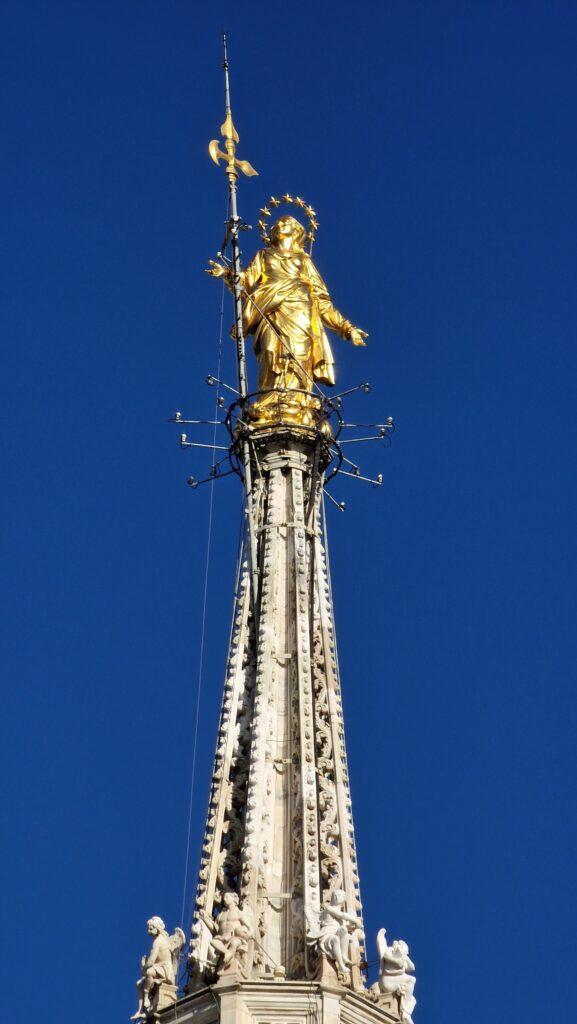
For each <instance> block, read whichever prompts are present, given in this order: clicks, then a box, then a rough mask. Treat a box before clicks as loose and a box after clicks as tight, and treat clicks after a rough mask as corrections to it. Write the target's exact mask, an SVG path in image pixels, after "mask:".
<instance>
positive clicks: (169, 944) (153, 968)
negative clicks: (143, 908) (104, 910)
mask: <svg viewBox="0 0 577 1024" xmlns="http://www.w3.org/2000/svg"><path fill="white" fill-rule="evenodd" d="M146 928H147V931H148V934H149V935H152V937H153V942H152V947H151V950H150V953H149V955H148V956H143V957H142V960H141V964H140V966H141V968H142V974H141V977H140V978H139V980H138V981H137V982H136V991H137V992H138V1009H137V1011H136V1013H135V1014H134V1015H133V1016H132V1017H131V1018H130V1019H131V1020H141V1019H143V1018H146V1017H147V1016H148V1014H149V1013H150V1011H151V1009H152V999H153V998H154V996H155V994H156V990H157V989H158V986H159V985H161V984H162V983H163V982H165V983H167V984H168V985H174V984H175V981H176V972H177V970H178V960H179V957H180V953H181V950H182V947H183V946H184V943H185V941H186V936H185V934H184V932H183V930H182V928H176V929H175V931H174V934H173V935H169V934H168V932H167V930H166V928H165V925H164V921H163V920H162V918H161V917H151V918H150V920H148V921H147V922H146Z"/></svg>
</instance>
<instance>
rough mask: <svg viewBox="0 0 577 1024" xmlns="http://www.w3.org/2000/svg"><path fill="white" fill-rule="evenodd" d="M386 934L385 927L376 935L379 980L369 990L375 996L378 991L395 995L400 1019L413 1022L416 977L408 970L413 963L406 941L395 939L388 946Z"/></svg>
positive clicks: (415, 1002)
mask: <svg viewBox="0 0 577 1024" xmlns="http://www.w3.org/2000/svg"><path fill="white" fill-rule="evenodd" d="M386 935H387V933H386V929H385V928H381V929H380V931H379V933H378V935H377V951H378V954H379V962H380V964H379V980H378V982H376V984H375V985H373V986H372V989H371V991H372V992H373V994H374V995H377V996H378V994H379V993H380V992H384V993H387V994H391V995H395V996H397V997H398V1000H399V1012H400V1014H401V1021H402V1022H403V1024H413V1017H412V1013H413V1010H414V1009H415V1006H416V1005H417V1000H416V999H415V997H414V995H413V990H414V988H415V982H416V978H415V977H414V975H413V974H410V973H409V972H410V971H414V970H415V965H414V963H413V961H412V960H411V958H410V956H409V947H408V946H407V943H406V942H403V940H402V939H395V941H394V942H393V944H392V945H391V946H389V945H388V943H387V938H386Z"/></svg>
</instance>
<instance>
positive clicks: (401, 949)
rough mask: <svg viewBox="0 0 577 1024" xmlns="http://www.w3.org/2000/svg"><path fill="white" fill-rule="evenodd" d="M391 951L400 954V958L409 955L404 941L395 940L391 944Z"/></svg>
mask: <svg viewBox="0 0 577 1024" xmlns="http://www.w3.org/2000/svg"><path fill="white" fill-rule="evenodd" d="M393 949H394V950H395V952H397V953H401V954H402V956H408V955H409V947H408V946H407V943H406V942H405V941H404V939H395V941H394V942H393Z"/></svg>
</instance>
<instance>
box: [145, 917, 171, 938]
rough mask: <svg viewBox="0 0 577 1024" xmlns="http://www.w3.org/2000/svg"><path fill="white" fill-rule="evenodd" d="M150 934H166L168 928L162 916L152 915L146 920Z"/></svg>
mask: <svg viewBox="0 0 577 1024" xmlns="http://www.w3.org/2000/svg"><path fill="white" fill-rule="evenodd" d="M146 927H147V929H148V933H149V935H166V934H167V932H166V928H165V925H164V921H163V920H162V918H161V917H151V918H149V920H148V921H147V922H146Z"/></svg>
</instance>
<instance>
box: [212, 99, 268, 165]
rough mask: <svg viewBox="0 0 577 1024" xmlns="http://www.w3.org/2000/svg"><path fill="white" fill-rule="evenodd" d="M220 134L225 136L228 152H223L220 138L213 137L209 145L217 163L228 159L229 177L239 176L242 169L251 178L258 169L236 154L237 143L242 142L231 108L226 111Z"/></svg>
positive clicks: (225, 145)
mask: <svg viewBox="0 0 577 1024" xmlns="http://www.w3.org/2000/svg"><path fill="white" fill-rule="evenodd" d="M220 134H221V135H222V137H223V138H224V148H225V149H226V153H223V152H222V150H221V149H219V144H218V139H213V140H212V141H211V142H210V143H209V146H208V152H209V153H210V156H211V158H212V159H213V160H214V162H215V164H216V165H217V166H218V162H219V160H224V161H226V173H227V174H228V175H229V177H231V176H232V177H233V178H238V171H242V173H243V174H246V175H247V176H248V177H249V178H250V177H252V176H253V175H255V174H258V171H255V169H254V167H253V166H252V165H251V164H249V162H248V160H238V159H237V157H236V156H235V153H236V147H237V144H238V143H239V142H240V139H239V137H238V132H237V130H236V128H235V127H234V124H233V122H232V114H231V112H230V110H227V112H226V118H225V120H224V121H223V123H222V124H221V126H220Z"/></svg>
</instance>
